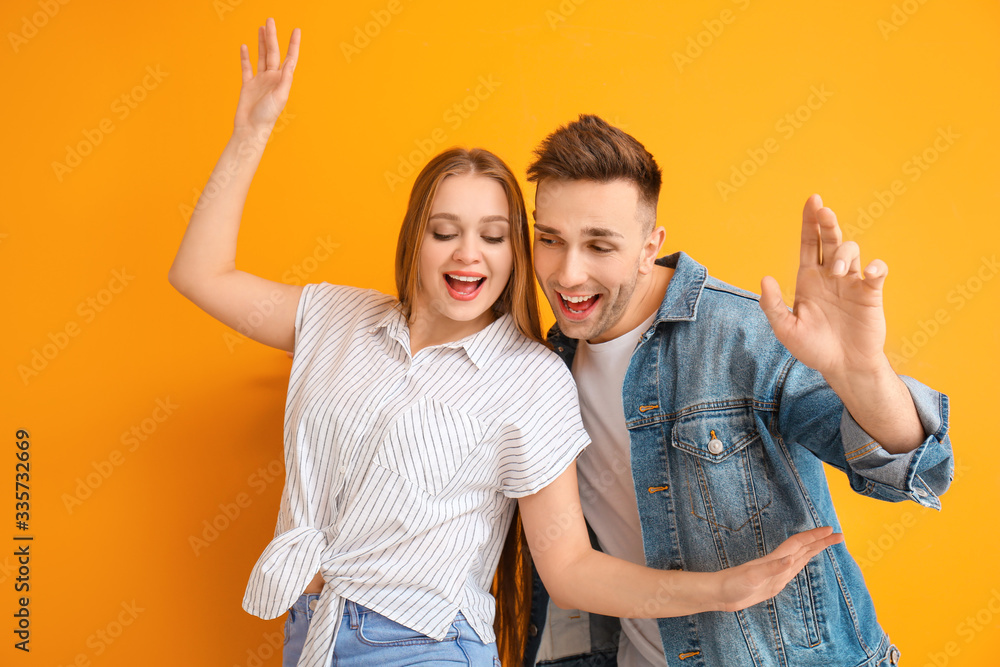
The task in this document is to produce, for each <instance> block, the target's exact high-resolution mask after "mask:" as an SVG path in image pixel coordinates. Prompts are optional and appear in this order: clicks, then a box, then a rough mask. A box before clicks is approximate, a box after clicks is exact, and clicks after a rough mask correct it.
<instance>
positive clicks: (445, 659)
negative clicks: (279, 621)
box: [281, 595, 500, 667]
mask: <svg viewBox="0 0 1000 667" xmlns="http://www.w3.org/2000/svg"><path fill="white" fill-rule="evenodd" d="M318 599H319V596H318V595H301V596H299V599H298V600H296V601H295V604H294V605H292V608H291V609H289V610H288V618H287V619H285V648H284V654H283V656H282V662H281V664H282V667H294V666H295V665H296V664H297V663H298V661H299V656H300V655H301V654H302V647H303V645H304V644H305V640H306V632H307V631H308V630H309V622H310V621H311V620H312V614H313V610H312V609H310V603H311V602H312V601H314V600H318ZM415 664H421V665H469V666H470V667H500V659H499V657H497V648H496V643H489V644H484V643H482V642H481V641H480V640H479V636H478V635H477V634H476V632H475V630H473V629H472V626H471V625H469V623H468V621H466V620H465V617H464V616H463V615H462V612H459V613H458V616H456V617H455V621H454V622H453V623H452V624H451V629H450V630H449V631H448V634H447V635H446V636H445V638H444V639H442V640H441V641H437V640H435V639H431V638H430V637H427V636H426V635H422V634H420V633H419V632H416V631H415V630H410V629H409V628H407V627H405V626H403V625H400V624H399V623H396V622H395V621H391V620H389V619H388V618H386V617H385V616H382V615H381V614H379V613H377V612H374V611H372V610H371V609H368V608H367V607H363V606H361V605H359V604H356V603H354V602H351V601H350V600H348V601H347V602H346V604H345V606H344V616H343V619H342V620H341V625H340V632H339V633H338V634H337V644H336V646H335V647H334V656H333V665H334V666H336V667H397V666H398V667H402V666H403V665H415ZM331 667H332V666H331Z"/></svg>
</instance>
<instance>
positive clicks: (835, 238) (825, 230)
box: [816, 206, 842, 266]
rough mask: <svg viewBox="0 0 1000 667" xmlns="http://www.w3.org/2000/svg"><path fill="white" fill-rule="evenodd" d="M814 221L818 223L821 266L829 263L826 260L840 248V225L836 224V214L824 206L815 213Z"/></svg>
mask: <svg viewBox="0 0 1000 667" xmlns="http://www.w3.org/2000/svg"><path fill="white" fill-rule="evenodd" d="M816 221H817V222H818V223H819V239H820V243H821V244H822V257H823V262H822V263H823V265H824V266H825V265H826V264H828V263H829V260H828V259H827V258H828V257H830V256H831V255H833V254H835V253H836V252H837V248H839V247H840V241H841V238H842V237H841V234H840V225H839V224H837V216H836V214H835V213H834V212H833V211H832V210H830V209H828V208H826V207H825V206H824V207H823V208H821V209H819V210H818V211H816Z"/></svg>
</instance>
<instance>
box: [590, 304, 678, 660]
mask: <svg viewBox="0 0 1000 667" xmlns="http://www.w3.org/2000/svg"><path fill="white" fill-rule="evenodd" d="M654 319H656V313H653V315H651V316H650V317H649V319H648V320H646V321H645V322H643V323H642V324H641V325H639V326H638V327H636V328H635V329H633V330H632V331H629V332H628V333H626V334H624V335H622V336H619V337H618V338H615V339H612V340H609V341H607V342H604V343H597V344H590V343H588V342H587V341H583V340H581V341H580V343H579V346H578V347H577V350H576V356H575V357H574V359H573V377H574V378H575V379H576V386H577V391H578V392H579V395H580V412H581V414H582V415H583V424H584V426H586V428H587V432H588V433H589V434H590V438H591V440H592V443H591V444H590V446H589V447H587V449H586V450H584V452H583V454H581V455H580V457H579V458H578V459H577V472H578V474H579V477H580V498H581V501H582V504H583V513H584V516H586V517H587V521H588V522H589V523H590V527H591V528H593V529H594V533H595V534H596V535H597V540H598V542H600V545H601V549H602V550H603V551H604V552H605V553H607V554H610V555H612V556H615V557H617V558H621V559H622V560H627V561H631V562H633V563H637V564H639V565H645V564H646V556H645V553H644V551H643V548H642V527H641V526H640V524H639V508H638V505H637V504H636V500H635V482H634V481H633V479H632V454H631V451H632V450H631V445H630V442H629V435H628V429H627V428H626V427H625V408H624V406H623V405H622V383H623V382H624V381H625V373H626V371H628V365H629V361H630V360H631V358H632V352H633V351H635V346H636V344H637V343H638V342H639V339H640V338H641V337H642V334H643V333H645V332H646V330H647V329H649V327H650V325H652V323H653V320H654ZM621 623H622V635H621V638H620V640H619V644H618V664H619V665H621V667H653V666H655V667H666V664H667V659H666V657H665V656H664V654H663V644H662V642H661V641H660V630H659V628H658V627H657V624H656V619H655V618H623V619H621Z"/></svg>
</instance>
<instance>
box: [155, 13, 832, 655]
mask: <svg viewBox="0 0 1000 667" xmlns="http://www.w3.org/2000/svg"><path fill="white" fill-rule="evenodd" d="M298 50H299V31H298V30H295V31H293V32H292V37H291V40H290V42H289V47H288V53H287V56H286V58H285V61H284V64H282V63H281V60H280V52H279V48H278V42H277V33H276V30H275V26H274V22H273V20H271V19H268V21H267V26H266V28H260V30H259V31H258V63H257V74H256V75H254V73H253V69H252V68H251V65H250V59H249V54H248V51H247V48H246V46H243V47H241V64H242V70H243V86H242V89H241V91H240V99H239V104H238V105H237V110H236V119H235V122H234V129H233V136H232V138H231V139H230V141H229V143H228V144H227V146H226V148H225V150H224V151H223V153H222V157H221V158H220V160H219V162H218V164H217V165H216V167H215V170H214V171H213V174H212V177H211V181H210V182H212V183H214V184H215V186H214V187H212V188H208V187H206V191H205V192H206V194H203V195H202V198H201V200H200V201H199V203H198V206H197V207H196V209H195V212H194V213H193V214H192V216H191V221H190V224H189V226H188V229H187V232H186V233H185V235H184V240H183V241H182V243H181V247H180V250H179V251H178V253H177V258H176V259H175V261H174V264H173V266H172V267H171V270H170V281H171V283H172V284H173V285H174V286H175V287H176V288H177V289H178V290H179V291H180V292H181V293H183V294H184V295H185V296H187V297H188V298H189V299H191V300H192V301H193V302H194V303H196V304H197V305H198V306H200V307H201V308H203V309H204V310H205V311H207V312H208V313H209V314H211V315H213V316H214V317H216V318H218V319H219V320H220V321H222V322H224V323H226V324H229V325H230V326H233V327H237V326H240V325H242V323H245V322H249V321H253V322H255V323H257V325H256V326H254V327H252V328H250V329H248V328H247V327H246V326H245V325H244V326H242V327H241V328H242V330H243V331H244V333H247V334H248V335H249V336H250V337H252V338H254V339H256V340H258V341H260V342H262V343H265V344H267V345H271V346H273V347H277V348H280V349H283V350H288V351H294V362H293V364H292V371H291V377H290V380H289V386H288V399H287V405H286V410H285V466H286V479H285V488H284V491H283V494H282V500H281V508H280V511H279V516H278V526H277V530H276V534H275V538H274V540H272V542H271V543H270V544H269V545H268V546H267V548H266V549H265V551H264V553H263V554H262V555H261V557H260V559H259V560H258V562H257V564H256V566H255V567H254V569H253V572H252V573H251V577H250V583H249V586H248V588H247V594H246V597H245V598H244V607H245V608H246V609H247V610H248V611H250V612H251V613H254V614H256V615H258V616H261V617H263V618H274V617H276V616H278V615H280V614H282V613H284V612H285V611H286V610H288V609H289V608H290V607H293V604H296V600H299V602H298V605H299V606H298V607H297V609H298V610H299V611H303V610H304V607H303V606H302V605H304V603H305V601H306V600H309V599H310V598H309V597H303V596H306V595H308V594H312V595H313V596H314V597H313V598H312V600H314V601H315V606H314V615H313V617H312V620H311V623H310V624H309V625H308V634H307V637H306V638H305V640H304V646H303V647H302V649H301V650H302V654H301V658H299V657H298V655H297V653H298V649H297V648H293V649H291V650H289V651H288V655H286V659H287V660H289V661H290V662H291V663H292V664H296V663H297V664H301V665H308V666H309V667H326V666H327V665H329V664H331V661H332V660H333V659H334V657H335V658H336V664H338V665H362V664H376V661H377V664H382V665H395V664H414V663H417V662H438V661H441V662H444V661H457V662H458V663H459V664H473V665H489V664H499V660H498V659H497V649H496V645H495V643H494V632H493V628H492V622H493V616H494V601H493V597H492V596H491V595H490V593H489V588H490V582H491V580H492V579H493V574H494V570H495V568H496V565H497V561H498V558H499V557H500V552H501V549H502V547H503V544H504V540H505V536H507V534H508V528H509V527H510V526H511V520H512V516H513V514H514V510H515V502H514V499H515V498H516V499H518V505H519V508H520V515H521V520H522V521H523V525H524V532H525V534H526V536H527V542H528V544H529V545H530V547H531V555H532V559H533V561H534V564H535V566H536V567H537V568H538V570H539V573H540V575H541V576H542V579H543V580H544V581H545V584H546V586H547V588H548V590H549V592H550V594H551V595H552V597H553V599H554V600H555V601H556V602H557V604H559V605H560V606H563V607H567V608H579V609H586V610H589V611H594V612H597V613H603V614H610V615H616V616H631V617H662V616H673V615H686V614H691V613H697V612H701V611H708V610H737V609H742V608H745V607H747V606H749V605H752V604H755V603H757V602H760V601H763V600H765V599H767V598H769V597H772V596H773V595H775V594H777V592H778V591H780V590H781V589H782V588H783V587H784V585H785V584H786V583H787V582H788V581H789V580H790V579H791V578H792V577H793V576H795V574H796V573H797V572H798V571H799V570H800V569H801V568H802V567H803V566H804V565H805V563H806V562H807V561H808V560H809V558H811V557H812V556H814V555H815V554H817V553H819V552H820V551H821V550H822V549H824V548H825V547H827V546H829V545H830V544H834V543H836V542H838V541H839V540H840V539H841V538H840V536H839V535H832V534H831V533H832V531H831V530H830V529H829V528H817V529H814V530H812V531H809V532H805V533H801V534H799V535H796V536H794V537H792V538H790V539H789V540H788V541H786V542H785V543H783V544H782V545H780V546H779V547H778V548H777V549H775V550H774V551H773V552H772V553H771V554H770V555H768V556H766V557H764V558H762V559H759V560H756V561H751V562H749V563H746V564H744V565H741V566H738V567H734V568H730V569H728V570H724V571H721V572H716V573H695V572H678V571H661V570H656V569H650V568H646V567H642V566H639V565H636V564H633V563H628V562H625V561H621V560H617V559H614V558H611V557H609V556H607V555H605V554H603V553H600V552H597V551H594V550H593V549H592V548H591V546H590V541H589V539H588V536H587V531H586V528H585V526H584V522H583V517H582V516H581V514H580V501H579V495H578V490H577V481H576V470H575V464H574V460H575V458H576V456H577V454H578V453H579V452H580V451H581V449H582V448H583V447H585V446H586V445H587V443H588V439H587V435H586V433H585V431H584V430H583V427H582V423H581V420H580V417H579V414H578V410H577V405H576V392H575V387H574V385H573V381H572V377H571V376H570V374H569V371H568V369H566V367H565V365H564V364H562V362H561V361H559V360H558V358H557V357H556V356H555V355H554V354H552V353H551V352H550V351H549V350H547V349H546V348H545V347H544V345H543V344H542V343H541V342H540V340H541V332H540V330H539V323H538V315H537V303H536V300H535V290H534V287H533V283H532V278H531V275H532V273H531V266H530V255H529V247H530V246H529V238H528V236H529V235H528V228H527V219H526V215H525V209H524V202H523V199H522V197H521V192H520V189H519V187H518V185H517V181H516V179H515V178H514V176H513V174H512V173H511V172H510V170H509V169H508V168H507V166H506V165H505V164H504V163H503V162H502V161H500V159H499V158H497V157H496V156H494V155H493V154H492V153H489V152H487V151H483V150H478V149H475V150H471V151H467V150H463V149H452V150H449V151H446V152H444V153H442V154H441V155H439V156H437V157H435V158H434V159H432V160H431V162H430V163H429V164H428V165H427V166H426V167H425V168H424V169H423V171H422V172H421V173H420V175H419V176H418V177H417V180H416V183H415V184H414V187H413V191H412V193H411V196H410V201H409V205H408V208H407V212H406V215H405V217H404V220H403V227H402V230H401V232H400V236H399V244H398V246H397V256H396V284H397V288H398V292H399V299H398V300H397V299H395V298H393V297H390V296H386V295H382V294H379V293H378V292H374V291H372V290H362V289H356V288H352V287H343V286H334V285H329V284H326V283H323V284H318V285H307V286H306V287H304V288H303V287H298V286H294V285H284V284H280V283H274V282H271V281H268V280H265V279H262V278H259V277H256V276H253V275H250V274H248V273H244V272H242V271H238V270H236V268H235V256H236V239H237V233H238V229H239V223H240V217H241V213H242V208H243V205H244V203H245V200H246V195H247V192H248V190H249V187H250V182H251V180H252V178H253V174H254V172H255V170H256V168H257V165H258V164H259V161H260V158H261V154H262V151H263V148H264V144H265V143H266V140H267V137H268V136H269V134H270V132H271V130H272V128H273V127H274V123H275V121H276V120H277V118H278V115H279V114H280V112H281V110H282V109H283V107H284V104H285V102H286V101H287V99H288V92H289V90H290V87H291V82H292V73H293V71H294V69H295V63H296V59H297V57H298ZM209 192H211V194H208V193H209ZM265 312H266V313H269V315H267V316H266V317H265V316H263V315H262V313H265ZM251 315H255V316H254V317H253V318H251V317H250V316H251ZM515 525H516V524H515ZM515 565H516V563H515ZM513 571H514V572H515V574H516V572H517V571H518V570H516V569H515V570H513ZM520 576H522V577H523V576H524V572H523V570H521V571H520ZM292 634H294V633H292ZM291 645H292V646H294V642H292V644H291Z"/></svg>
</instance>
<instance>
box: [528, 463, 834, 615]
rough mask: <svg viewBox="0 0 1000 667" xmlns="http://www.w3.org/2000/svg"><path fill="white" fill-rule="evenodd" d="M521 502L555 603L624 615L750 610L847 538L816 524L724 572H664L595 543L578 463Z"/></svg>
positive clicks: (534, 557) (531, 541)
mask: <svg viewBox="0 0 1000 667" xmlns="http://www.w3.org/2000/svg"><path fill="white" fill-rule="evenodd" d="M518 503H519V507H520V509H521V520H522V521H523V522H524V532H525V534H526V535H527V538H528V546H529V547H530V548H531V557H532V560H533V561H534V564H535V567H536V568H537V569H538V574H539V576H541V578H542V581H543V582H544V583H545V588H546V589H547V590H548V592H549V595H551V597H552V600H553V601H554V602H555V603H556V604H557V605H559V606H560V607H562V608H564V609H582V610H585V611H590V612H594V613H598V614H606V615H608V616H619V617H623V618H665V617H669V616H686V615H688V614H696V613H699V612H703V611H738V610H740V609H745V608H746V607H749V606H751V605H754V604H757V603H758V602H763V601H764V600H767V599H768V598H771V597H774V596H775V595H777V594H778V593H779V592H780V591H781V589H782V588H784V587H785V584H787V583H788V582H789V581H791V580H792V578H793V577H795V575H796V574H798V572H799V570H801V569H802V568H803V567H805V565H806V563H807V562H809V559H810V558H812V557H813V556H815V555H816V554H818V553H819V552H820V551H822V550H823V549H825V548H826V547H828V546H830V545H833V544H837V543H839V542H841V541H842V540H843V535H840V534H836V535H835V534H833V530H832V529H831V528H829V527H825V528H814V529H813V530H809V531H806V532H804V533H799V534H798V535H793V536H792V537H790V538H788V539H787V540H785V541H784V542H783V543H782V544H781V545H780V546H779V547H778V548H777V549H775V550H774V551H772V552H771V553H770V554H768V555H767V556H765V557H763V558H758V559H757V560H752V561H750V562H748V563H744V564H743V565H739V566H736V567H731V568H728V569H725V570H721V571H719V572H683V571H674V570H656V569H653V568H648V567H644V566H641V565H636V564H634V563H629V562H627V561H623V560H620V559H618V558H613V557H612V556H608V555H607V554H604V553H601V552H599V551H595V550H594V549H593V548H592V547H591V546H590V538H589V536H588V535H587V528H586V525H585V524H584V521H583V513H582V511H581V508H580V492H579V489H578V488H577V480H576V464H575V463H574V464H572V465H570V467H569V468H567V469H566V471H565V472H564V473H563V474H562V475H560V476H559V477H558V478H556V480H555V481H554V482H552V483H551V484H549V485H548V486H547V487H545V488H544V489H542V490H541V491H539V492H538V493H535V494H534V495H531V496H525V497H523V498H520V499H519V501H518Z"/></svg>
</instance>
